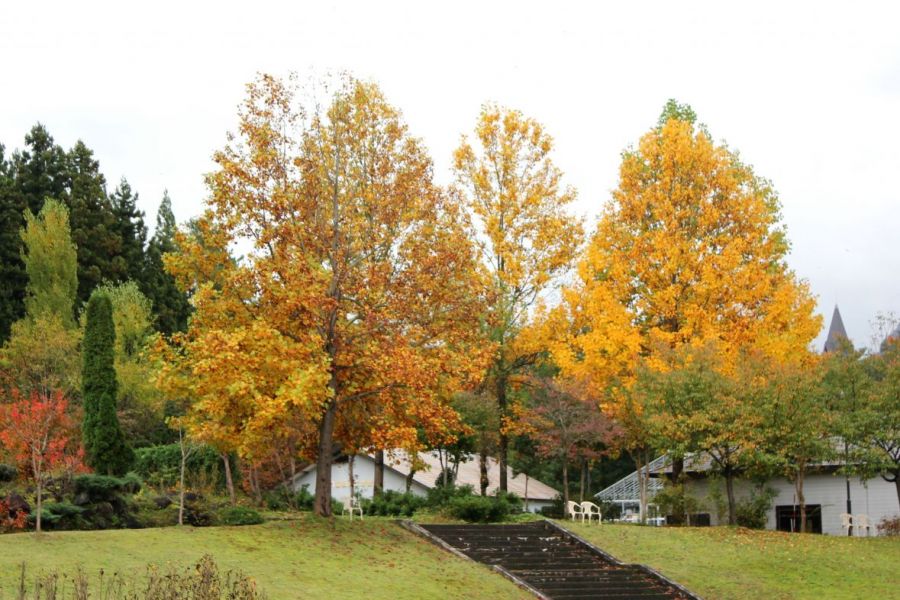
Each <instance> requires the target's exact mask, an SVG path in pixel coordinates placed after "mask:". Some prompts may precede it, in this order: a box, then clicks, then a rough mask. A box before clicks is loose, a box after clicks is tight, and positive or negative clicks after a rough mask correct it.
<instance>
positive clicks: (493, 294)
mask: <svg viewBox="0 0 900 600" xmlns="http://www.w3.org/2000/svg"><path fill="white" fill-rule="evenodd" d="M552 151H553V140H552V138H551V137H550V135H549V134H547V133H546V132H545V131H544V128H543V126H542V125H541V124H540V123H538V122H537V121H535V120H534V119H530V118H527V117H525V116H524V115H523V114H522V113H521V112H519V111H516V110H509V109H503V108H500V107H497V106H493V105H486V106H485V107H484V108H483V109H482V111H481V115H480V116H479V119H478V123H477V124H476V126H475V132H474V140H473V141H472V142H470V141H469V140H468V139H467V138H465V137H464V138H463V141H462V144H461V145H460V147H459V148H458V149H457V150H456V152H455V153H454V155H453V167H454V171H455V174H456V183H457V187H456V191H457V193H458V194H459V195H460V196H461V198H462V200H463V202H464V204H465V206H466V208H467V209H468V211H469V213H470V214H471V216H472V217H473V219H474V221H475V223H476V237H475V240H474V243H475V244H476V246H477V248H478V249H479V253H480V258H481V261H482V263H483V265H485V267H486V268H487V270H488V272H489V280H488V282H487V286H488V288H487V289H488V298H489V303H490V306H489V311H488V314H487V319H486V321H485V328H486V333H487V337H488V339H490V340H491V341H492V342H493V343H494V346H495V351H494V356H493V360H492V361H491V364H490V367H489V369H488V372H487V376H486V378H485V381H486V383H487V385H488V387H489V388H490V389H491V391H492V392H493V394H494V395H495V397H496V401H497V406H498V409H499V413H500V424H501V425H500V432H499V446H498V450H499V452H498V454H499V462H500V489H501V490H503V491H506V489H507V462H508V456H507V455H508V448H509V436H508V433H507V431H506V429H507V427H508V425H509V423H508V421H509V417H510V415H509V412H508V408H509V391H510V384H511V382H512V380H513V379H514V378H516V377H517V376H519V375H520V374H522V373H523V372H524V371H525V370H526V369H527V368H528V367H530V366H532V365H534V364H535V362H536V361H537V359H538V357H539V356H540V353H541V351H542V350H543V349H542V348H541V347H540V346H539V345H538V346H534V345H530V344H525V343H522V341H523V340H522V339H520V335H519V334H520V333H521V332H522V330H523V329H525V328H526V327H528V326H529V324H530V322H531V317H532V308H533V306H534V305H535V302H536V301H538V299H539V298H540V297H541V295H542V294H543V293H544V292H547V291H548V290H550V289H552V288H553V286H554V285H555V284H556V283H557V282H558V280H559V277H560V276H561V275H562V274H564V273H565V272H566V271H567V270H568V269H569V268H570V267H571V265H572V262H573V260H574V258H575V255H576V252H577V250H578V246H579V244H580V243H581V237H582V226H581V223H580V221H579V220H578V219H577V218H575V217H573V216H571V215H570V214H568V213H567V208H568V207H569V205H570V204H571V203H572V202H573V201H574V200H575V191H574V190H573V189H572V188H568V187H564V186H563V185H562V172H561V171H560V170H559V169H558V168H557V167H556V166H555V165H554V164H553V161H552V159H551V153H552Z"/></svg>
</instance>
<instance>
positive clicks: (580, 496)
mask: <svg viewBox="0 0 900 600" xmlns="http://www.w3.org/2000/svg"><path fill="white" fill-rule="evenodd" d="M586 465H587V461H585V460H584V459H581V476H580V478H579V482H578V501H579V502H584V479H585V470H586V469H585V467H586Z"/></svg>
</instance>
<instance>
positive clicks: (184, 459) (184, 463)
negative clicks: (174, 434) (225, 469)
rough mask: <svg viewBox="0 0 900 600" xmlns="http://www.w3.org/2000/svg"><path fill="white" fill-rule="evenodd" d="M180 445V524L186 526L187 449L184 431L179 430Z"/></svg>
mask: <svg viewBox="0 0 900 600" xmlns="http://www.w3.org/2000/svg"><path fill="white" fill-rule="evenodd" d="M178 445H179V447H180V448H181V465H180V468H179V474H178V524H179V525H184V472H185V470H186V466H187V449H186V448H185V445H184V430H182V429H181V428H180V427H179V428H178Z"/></svg>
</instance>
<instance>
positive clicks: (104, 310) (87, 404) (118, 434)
mask: <svg viewBox="0 0 900 600" xmlns="http://www.w3.org/2000/svg"><path fill="white" fill-rule="evenodd" d="M115 343H116V331H115V325H114V323H113V311H112V303H111V302H110V299H109V296H107V295H106V294H104V293H103V292H102V291H98V292H95V293H94V294H92V295H91V299H90V300H89V301H88V304H87V308H86V309H85V326H84V348H83V351H82V364H83V366H82V370H81V384H82V392H81V395H82V399H83V402H84V421H83V424H82V436H83V437H84V449H85V454H86V456H87V463H88V465H90V467H91V468H92V469H94V470H95V471H97V472H99V473H103V474H106V475H123V474H124V473H125V472H126V471H127V470H128V467H130V466H131V463H132V462H133V460H134V454H133V452H132V450H131V448H130V447H129V446H128V444H127V443H126V442H125V436H124V435H123V434H122V429H121V427H119V419H118V415H117V412H116V409H117V397H118V380H117V378H116V370H115Z"/></svg>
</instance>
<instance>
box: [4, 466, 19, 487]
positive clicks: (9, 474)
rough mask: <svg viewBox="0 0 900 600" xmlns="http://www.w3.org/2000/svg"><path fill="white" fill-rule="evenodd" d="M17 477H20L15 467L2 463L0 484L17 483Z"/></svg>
mask: <svg viewBox="0 0 900 600" xmlns="http://www.w3.org/2000/svg"><path fill="white" fill-rule="evenodd" d="M16 475H18V472H17V471H16V467H15V466H13V465H5V464H3V463H0V483H5V482H7V481H15V479H16Z"/></svg>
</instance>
